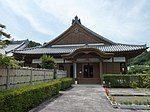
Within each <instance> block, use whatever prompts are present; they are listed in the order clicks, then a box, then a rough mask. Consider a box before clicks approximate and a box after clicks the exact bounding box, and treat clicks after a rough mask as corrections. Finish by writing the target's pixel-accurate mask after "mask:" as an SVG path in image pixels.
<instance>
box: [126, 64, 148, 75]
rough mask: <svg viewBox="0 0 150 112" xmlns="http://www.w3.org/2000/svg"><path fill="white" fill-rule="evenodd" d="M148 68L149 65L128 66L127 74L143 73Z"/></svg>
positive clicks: (146, 71)
mask: <svg viewBox="0 0 150 112" xmlns="http://www.w3.org/2000/svg"><path fill="white" fill-rule="evenodd" d="M149 70H150V66H149V65H134V66H130V68H129V70H128V72H127V73H128V74H145V73H148V71H149Z"/></svg>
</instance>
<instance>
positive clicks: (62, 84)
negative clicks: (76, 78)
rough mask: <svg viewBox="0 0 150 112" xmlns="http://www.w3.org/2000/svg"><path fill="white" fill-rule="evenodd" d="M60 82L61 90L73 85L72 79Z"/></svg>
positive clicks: (63, 79) (64, 79)
mask: <svg viewBox="0 0 150 112" xmlns="http://www.w3.org/2000/svg"><path fill="white" fill-rule="evenodd" d="M60 81H61V90H66V89H67V88H69V87H71V85H72V83H73V79H72V78H62V79H60Z"/></svg>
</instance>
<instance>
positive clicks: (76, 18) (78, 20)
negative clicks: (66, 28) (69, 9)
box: [72, 16, 81, 24]
mask: <svg viewBox="0 0 150 112" xmlns="http://www.w3.org/2000/svg"><path fill="white" fill-rule="evenodd" d="M76 22H77V23H79V24H81V20H80V19H79V18H78V16H75V17H74V19H72V24H74V23H76Z"/></svg>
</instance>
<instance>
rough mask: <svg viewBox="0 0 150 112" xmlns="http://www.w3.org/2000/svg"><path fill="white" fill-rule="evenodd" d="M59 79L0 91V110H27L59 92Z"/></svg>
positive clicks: (2, 111)
mask: <svg viewBox="0 0 150 112" xmlns="http://www.w3.org/2000/svg"><path fill="white" fill-rule="evenodd" d="M60 88H61V81H59V80H54V81H49V82H47V83H41V84H37V85H32V86H25V87H22V88H19V89H14V90H8V91H4V92H1V93H0V112H27V111H28V110H30V109H31V108H33V107H35V106H37V105H38V104H40V103H41V102H42V101H44V100H45V99H47V98H51V97H52V96H53V95H56V94H58V93H59V90H60Z"/></svg>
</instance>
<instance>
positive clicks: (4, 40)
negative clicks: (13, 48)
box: [0, 24, 10, 48]
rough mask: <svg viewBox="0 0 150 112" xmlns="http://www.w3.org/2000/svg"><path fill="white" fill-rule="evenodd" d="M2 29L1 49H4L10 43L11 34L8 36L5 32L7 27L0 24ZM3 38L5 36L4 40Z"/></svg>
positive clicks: (0, 34) (0, 32)
mask: <svg viewBox="0 0 150 112" xmlns="http://www.w3.org/2000/svg"><path fill="white" fill-rule="evenodd" d="M0 28H1V29H0V48H2V47H4V46H6V45H7V44H9V43H10V41H9V39H10V34H7V33H5V32H4V31H3V29H6V26H5V25H2V24H0ZM1 36H3V37H4V38H1Z"/></svg>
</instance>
